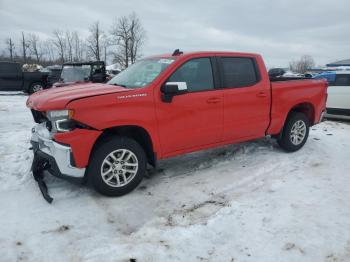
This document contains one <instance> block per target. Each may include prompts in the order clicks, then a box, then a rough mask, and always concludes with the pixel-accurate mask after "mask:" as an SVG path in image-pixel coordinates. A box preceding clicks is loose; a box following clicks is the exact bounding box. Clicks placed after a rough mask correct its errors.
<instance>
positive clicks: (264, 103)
mask: <svg viewBox="0 0 350 262" xmlns="http://www.w3.org/2000/svg"><path fill="white" fill-rule="evenodd" d="M218 61H219V65H220V72H221V79H222V88H223V91H224V94H223V95H224V125H223V140H224V141H234V140H241V139H251V138H257V137H262V136H264V135H265V131H266V128H267V127H268V124H269V121H270V119H269V118H270V102H271V101H270V85H269V83H267V82H266V81H265V82H264V81H262V80H261V76H260V72H259V69H258V64H257V61H256V59H255V58H254V57H246V56H242V57H229V56H226V57H218Z"/></svg>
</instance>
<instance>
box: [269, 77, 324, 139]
mask: <svg viewBox="0 0 350 262" xmlns="http://www.w3.org/2000/svg"><path fill="white" fill-rule="evenodd" d="M327 86H328V85H327V82H326V81H325V80H316V79H310V78H308V79H307V78H303V79H295V78H293V79H292V80H288V81H287V80H281V81H272V82H271V95H272V96H271V97H272V103H271V123H270V126H269V129H268V132H267V133H268V134H278V133H279V132H280V130H281V127H282V126H283V123H284V122H285V119H286V114H285V112H289V111H290V109H291V108H292V107H293V106H295V105H303V106H305V108H307V107H313V108H314V110H315V111H314V112H313V113H312V115H310V116H309V119H310V125H313V124H315V123H317V122H318V120H319V119H316V118H317V117H316V116H320V114H321V112H318V110H321V109H322V108H323V106H322V104H325V101H323V99H322V100H321V99H320V97H324V94H325V93H326V90H327ZM320 87H324V88H320ZM305 111H306V110H305Z"/></svg>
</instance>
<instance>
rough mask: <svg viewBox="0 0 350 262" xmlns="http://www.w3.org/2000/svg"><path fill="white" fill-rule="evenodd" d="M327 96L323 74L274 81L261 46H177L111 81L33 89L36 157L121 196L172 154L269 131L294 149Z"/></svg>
mask: <svg viewBox="0 0 350 262" xmlns="http://www.w3.org/2000/svg"><path fill="white" fill-rule="evenodd" d="M326 98H327V82H326V81H325V80H315V79H294V80H289V79H284V78H281V77H278V78H275V79H274V78H272V80H270V79H269V76H268V74H267V71H266V68H265V65H264V62H263V59H262V57H261V56H260V55H258V54H250V53H235V52H193V53H185V54H184V53H182V52H180V51H178V50H176V51H175V52H174V53H173V54H167V55H159V56H153V57H148V58H145V59H142V60H139V61H138V62H136V63H135V64H133V65H132V66H130V67H128V68H127V69H125V70H124V71H122V72H120V73H119V74H118V75H117V76H115V77H114V78H113V79H111V80H110V81H109V82H108V83H107V84H85V85H75V86H74V85H73V86H70V87H62V88H57V89H51V90H45V91H41V92H39V93H36V94H33V95H32V96H30V97H29V99H28V101H27V106H28V107H29V108H30V109H31V111H32V113H33V116H34V119H35V121H36V122H37V125H36V126H35V127H34V128H33V130H32V132H33V134H32V140H31V141H32V144H33V149H34V155H35V157H34V159H35V160H36V164H34V165H33V166H34V170H37V169H36V168H35V167H36V166H37V165H38V164H37V163H39V162H41V163H44V164H42V165H41V166H43V167H46V168H47V169H48V170H49V172H50V173H52V174H53V175H56V176H58V177H61V178H65V177H66V178H67V177H69V178H71V179H73V178H74V179H79V180H84V179H87V180H88V181H90V182H91V183H92V185H93V186H94V188H95V189H96V190H97V191H98V192H100V193H102V194H104V195H108V196H119V195H123V194H126V193H128V192H130V191H131V190H133V189H134V188H135V187H136V186H137V185H138V184H139V183H140V181H141V180H142V178H143V176H144V175H145V172H146V165H147V164H150V165H153V166H155V165H156V163H157V161H159V160H161V159H164V158H169V157H174V156H179V155H182V154H186V153H190V152H194V151H198V150H204V149H209V148H214V147H218V146H223V145H227V144H232V143H239V142H243V141H248V140H253V139H257V138H261V137H264V136H267V135H271V136H272V137H274V138H276V139H277V141H278V144H279V145H280V146H281V147H282V148H283V149H285V150H286V151H288V152H293V151H296V150H298V149H300V148H301V147H302V146H303V145H304V144H305V142H306V140H307V138H308V134H309V127H310V126H312V125H315V124H317V123H319V122H320V121H321V118H322V114H323V112H324V110H325V107H326ZM218 175H219V174H218Z"/></svg>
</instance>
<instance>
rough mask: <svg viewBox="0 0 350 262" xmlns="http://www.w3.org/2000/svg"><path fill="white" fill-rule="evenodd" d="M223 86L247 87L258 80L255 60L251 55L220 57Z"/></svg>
mask: <svg viewBox="0 0 350 262" xmlns="http://www.w3.org/2000/svg"><path fill="white" fill-rule="evenodd" d="M219 60H220V64H221V78H222V87H223V88H234V87H249V86H252V85H255V84H256V83H258V82H259V80H260V76H259V71H258V68H257V65H256V61H255V59H254V58H252V57H220V58H219Z"/></svg>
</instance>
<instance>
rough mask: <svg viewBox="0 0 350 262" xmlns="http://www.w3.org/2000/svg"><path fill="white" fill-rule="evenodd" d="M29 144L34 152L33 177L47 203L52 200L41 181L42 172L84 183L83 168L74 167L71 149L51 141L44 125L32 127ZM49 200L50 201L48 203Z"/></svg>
mask: <svg viewBox="0 0 350 262" xmlns="http://www.w3.org/2000/svg"><path fill="white" fill-rule="evenodd" d="M30 142H31V144H32V149H33V152H34V159H33V164H32V171H33V176H34V178H35V180H36V181H37V182H38V185H39V187H40V190H41V192H42V193H43V196H44V198H45V199H46V200H47V201H48V202H49V203H51V202H52V198H51V197H50V196H49V194H48V192H47V187H46V184H45V183H44V181H43V171H44V170H47V171H48V172H49V173H50V174H52V175H54V176H56V177H59V178H63V179H66V180H70V181H73V182H78V183H81V182H83V181H84V176H85V168H77V167H74V159H73V154H72V150H71V147H70V146H68V145H62V144H60V143H57V142H55V141H53V139H52V135H51V133H50V132H49V131H48V130H47V128H46V125H45V123H41V124H37V125H36V126H34V127H33V129H32V138H31V141H30ZM43 191H44V192H43ZM45 192H46V193H45ZM45 194H46V195H47V196H48V197H49V198H48V197H47V196H45ZM50 198H51V201H49V199H50Z"/></svg>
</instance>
